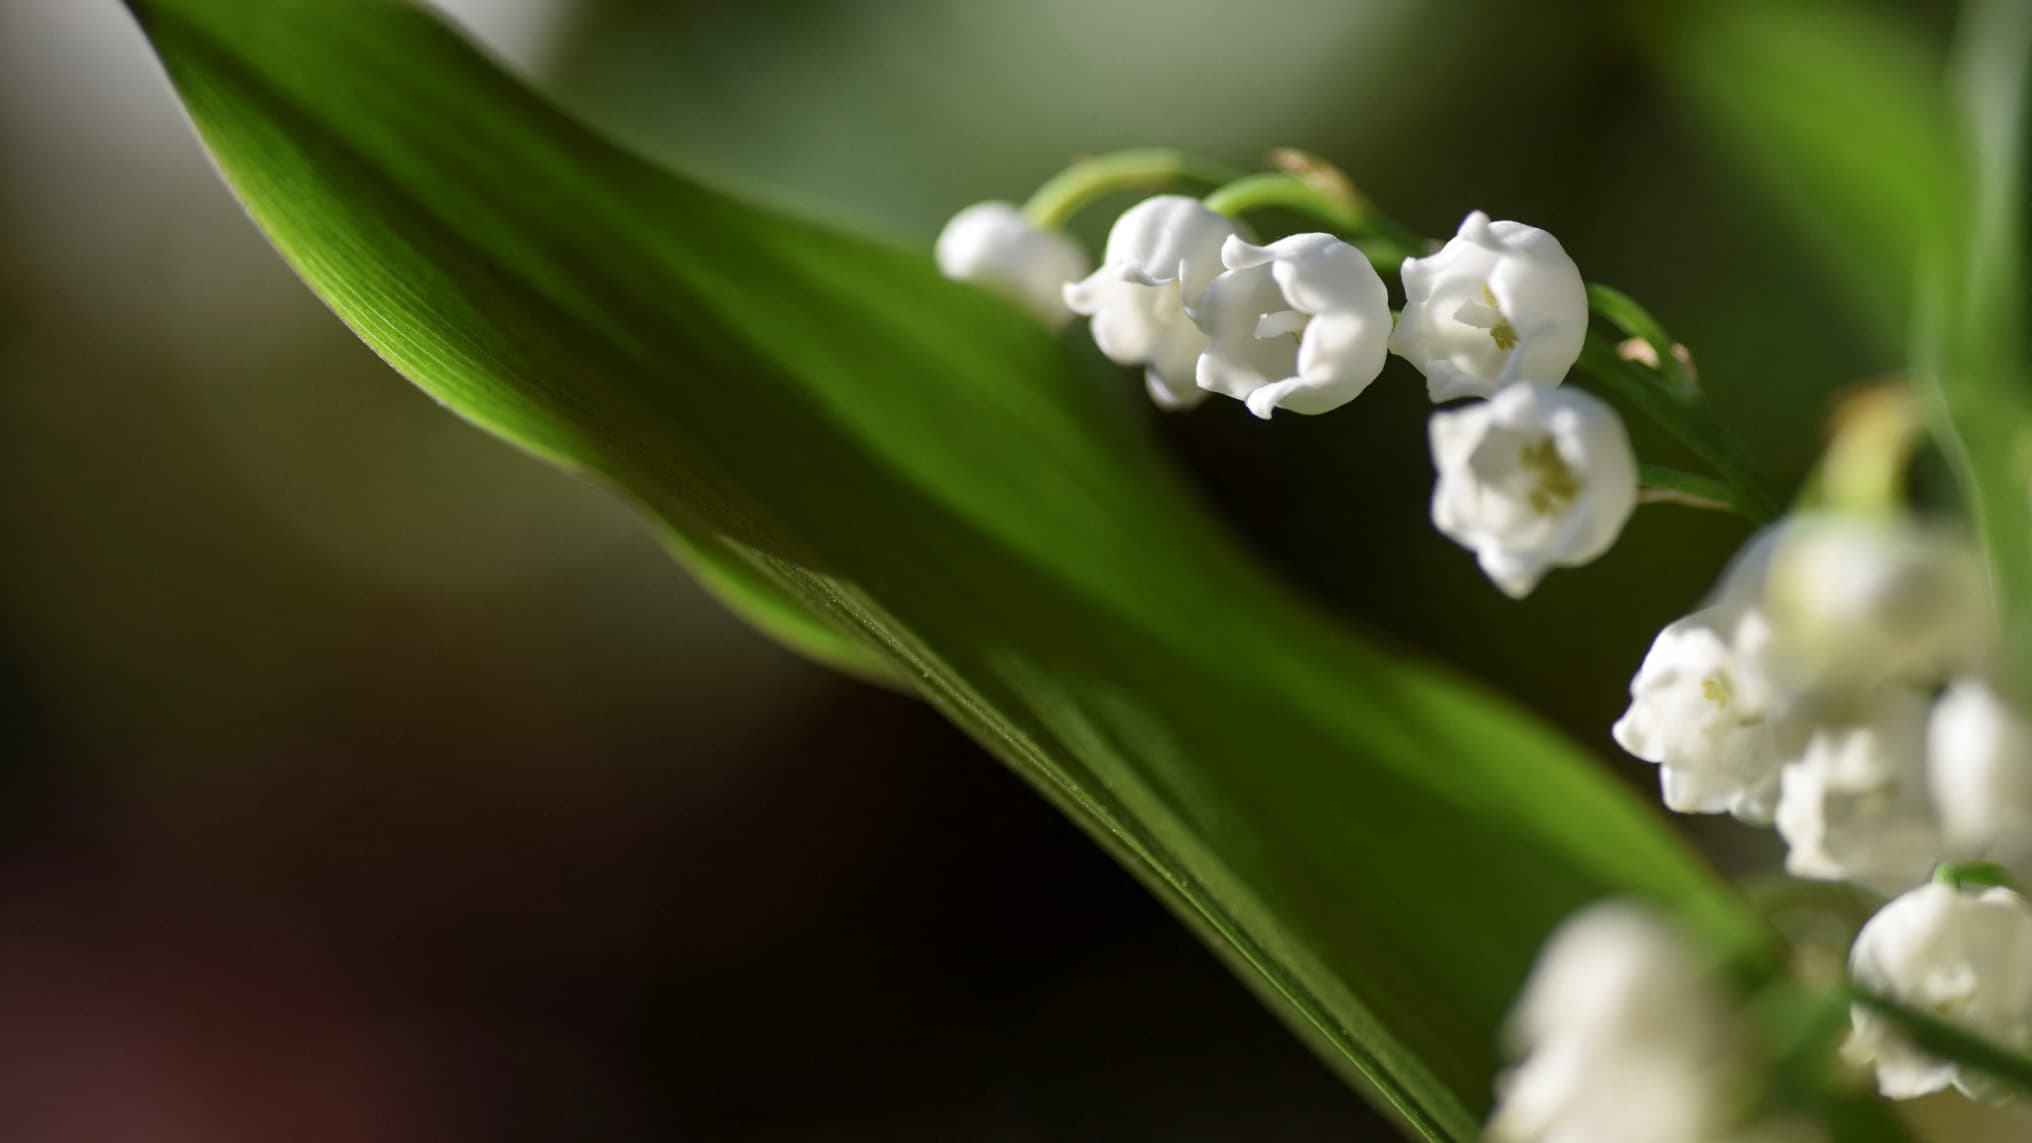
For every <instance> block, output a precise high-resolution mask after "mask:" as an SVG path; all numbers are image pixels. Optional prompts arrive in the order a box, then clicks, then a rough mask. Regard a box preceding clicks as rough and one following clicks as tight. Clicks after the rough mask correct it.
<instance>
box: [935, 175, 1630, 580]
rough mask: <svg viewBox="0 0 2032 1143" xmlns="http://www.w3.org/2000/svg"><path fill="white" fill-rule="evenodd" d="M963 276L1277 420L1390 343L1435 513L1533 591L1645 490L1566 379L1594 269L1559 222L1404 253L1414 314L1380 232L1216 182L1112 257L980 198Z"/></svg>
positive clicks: (1167, 210) (1619, 428)
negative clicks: (1219, 204) (1424, 401)
mask: <svg viewBox="0 0 2032 1143" xmlns="http://www.w3.org/2000/svg"><path fill="white" fill-rule="evenodd" d="M938 261H939V266H940V268H941V270H943V272H944V273H945V274H946V276H947V277H951V278H956V279H960V280H964V281H971V282H975V283H977V284H979V285H982V286H984V287H986V288H988V289H990V290H993V291H995V292H997V293H1000V294H1003V295H1004V296H1006V297H1009V298H1011V299H1013V300H1015V301H1016V302H1017V303H1018V304H1020V305H1022V306H1024V307H1025V308H1026V309H1028V310H1030V312H1032V313H1033V314H1034V315H1035V316H1037V317H1038V318H1039V320H1041V321H1043V322H1044V323H1045V324H1046V325H1048V326H1050V327H1052V328H1057V327H1058V326H1060V325H1062V324H1064V322H1065V321H1067V320H1068V319H1069V318H1070V317H1071V316H1072V315H1073V314H1080V315H1084V316H1086V317H1088V318H1090V319H1091V323H1090V325H1091V329H1092V333H1093V338H1094V344H1095V345H1097V346H1098V347H1099V348H1100V350H1101V352H1102V353H1103V354H1105V355H1106V356H1107V357H1108V358H1109V359H1110V360H1112V361H1114V362H1116V363H1118V364H1121V365H1129V366H1136V367H1140V368H1141V369H1143V371H1144V382H1145V385H1146V387H1147V389H1148V390H1149V393H1150V396H1151V398H1152V399H1153V400H1154V401H1156V403H1157V404H1158V405H1160V406H1162V407H1164V408H1166V409H1186V408H1191V407H1192V406H1195V405H1197V404H1199V403H1200V402H1201V401H1203V400H1205V399H1206V397H1207V395H1208V394H1213V393H1218V394H1221V395H1223V396H1227V397H1232V398H1234V399H1236V400H1238V401H1241V402H1242V403H1243V404H1245V405H1246V406H1247V407H1248V409H1249V411H1250V412H1251V413H1254V414H1255V415H1256V416H1258V417H1262V418H1265V419H1268V418H1269V417H1270V415H1271V414H1272V413H1273V412H1275V411H1276V410H1278V409H1285V410H1288V411H1290V412H1294V413H1305V414H1313V413H1325V412H1330V411H1332V410H1334V409H1337V408H1340V407H1341V406H1342V405H1345V404H1347V403H1348V402H1349V401H1352V400H1354V399H1355V398H1356V397H1358V396H1360V395H1361V394H1362V392H1363V391H1364V390H1366V389H1367V388H1368V387H1369V385H1370V384H1371V383H1372V382H1374V381H1375V379H1376V377H1377V375H1378V374H1380V373H1381V372H1382V370H1383V364H1384V362H1385V360H1386V359H1387V358H1388V355H1389V354H1390V353H1396V354H1397V355H1398V356H1400V357H1403V358H1404V359H1405V360H1407V361H1409V362H1410V363H1411V365H1412V366H1413V367H1415V368H1416V369H1417V370H1418V371H1419V372H1420V373H1422V374H1424V375H1425V378H1426V384H1427V389H1428V392H1429V393H1430V395H1431V397H1432V400H1433V401H1434V402H1444V401H1451V400H1456V399H1462V398H1475V399H1479V398H1487V399H1488V400H1487V401H1486V402H1481V401H1478V402H1477V403H1476V404H1473V405H1469V406H1466V407H1463V408H1459V409H1451V410H1444V411H1441V412H1437V413H1435V414H1434V415H1433V418H1432V422H1431V443H1432V455H1433V461H1434V464H1435V467H1436V468H1437V469H1438V473H1439V478H1438V484H1437V487H1436V488H1435V490H1434V493H1433V500H1432V519H1433V523H1434V524H1435V525H1436V526H1437V527H1438V528H1439V530H1440V531H1441V532H1442V533H1444V534H1445V535H1446V536H1447V537H1449V538H1450V539H1452V540H1453V541H1454V542H1456V543H1458V544H1460V545H1461V546H1463V547H1465V548H1468V549H1469V550H1471V551H1473V552H1474V553H1475V556H1476V558H1477V560H1478V561H1479V562H1480V563H1481V566H1482V569H1483V570H1484V571H1485V572H1486V573H1487V574H1488V576H1489V578H1490V579H1491V580H1493V581H1494V582H1495V583H1496V585H1497V586H1498V587H1499V588H1501V589H1502V590H1503V591H1504V592H1506V593H1507V594H1509V595H1511V596H1513V597H1516V598H1522V597H1523V596H1525V595H1528V594H1529V593H1530V592H1531V591H1532V589H1534V588H1535V587H1537V585H1538V583H1539V581H1540V580H1542V579H1543V578H1544V576H1545V574H1546V573H1547V572H1548V571H1550V570H1552V569H1553V568H1556V567H1576V566H1579V565H1581V564H1585V563H1588V562H1590V561H1592V560H1594V559H1596V558H1597V557H1599V556H1601V555H1602V554H1603V553H1604V552H1606V551H1607V550H1608V549H1609V547H1610V546H1611V545H1613V544H1614V543H1615V540H1616V537H1617V536H1618V535H1619V534H1620V533H1621V531H1622V529H1623V525H1624V524H1625V523H1626V522H1628V520H1629V518H1630V514H1631V512H1632V511H1633V510H1634V509H1635V508H1636V504H1637V462H1636V458H1635V456H1634V455H1633V454H1632V452H1631V449H1630V442H1629V437H1628V435H1627V434H1626V433H1625V432H1624V429H1623V424H1622V421H1621V420H1620V419H1619V418H1618V417H1617V416H1616V414H1615V413H1614V412H1612V411H1611V410H1610V409H1609V407H1608V406H1607V405H1605V404H1603V403H1602V402H1600V401H1598V400H1596V399H1595V398H1593V397H1591V396H1589V395H1587V394H1585V393H1581V392H1577V391H1573V390H1561V391H1557V392H1555V391H1553V387H1554V386H1557V385H1558V384H1559V383H1560V382H1561V381H1562V380H1563V379H1564V378H1565V377H1566V374H1567V371H1568V370H1570V369H1571V368H1572V367H1573V364H1574V362H1575V361H1576V360H1577V359H1578V358H1579V356H1580V352H1581V344H1582V341H1583V339H1584V338H1585V337H1586V335H1587V327H1588V298H1587V287H1586V285H1585V283H1583V282H1582V280H1581V275H1580V270H1579V269H1578V268H1577V267H1576V266H1575V265H1574V262H1573V259H1571V258H1569V257H1567V254H1566V251H1565V250H1564V249H1563V248H1561V246H1560V244H1559V241H1558V240H1557V239H1555V238H1553V237H1552V235H1550V234H1547V233H1546V232H1545V231H1543V230H1539V229H1537V228H1536V227H1531V226H1526V225H1524V224H1523V223H1519V222H1491V221H1490V220H1489V218H1488V216H1487V215H1485V214H1482V213H1481V212H1479V211H1477V212H1475V213H1473V214H1470V215H1469V216H1468V217H1467V219H1466V220H1465V221H1464V222H1462V223H1461V226H1460V231H1459V233H1458V234H1457V235H1455V236H1454V238H1453V239H1452V240H1450V241H1449V242H1447V243H1446V244H1445V245H1444V246H1442V247H1441V248H1439V249H1438V250H1437V251H1435V252H1433V253H1431V254H1430V255H1428V256H1426V257H1410V258H1406V259H1405V260H1404V262H1403V266H1402V271H1401V277H1402V280H1403V287H1404V307H1403V312H1402V315H1401V316H1400V317H1399V318H1398V320H1397V321H1396V322H1395V327H1394V329H1393V327H1392V321H1391V314H1390V298H1389V291H1388V289H1387V287H1386V286H1385V285H1384V282H1383V278H1382V276H1381V275H1380V274H1378V273H1377V271H1376V269H1375V267H1374V266H1373V265H1371V263H1370V261H1369V258H1368V257H1367V256H1366V255H1365V254H1363V253H1362V252H1361V251H1360V250H1358V249H1356V248H1355V247H1354V246H1352V245H1350V244H1349V243H1347V242H1344V241H1342V240H1341V239H1339V238H1337V237H1335V236H1333V235H1331V234H1317V233H1315V234H1295V235H1292V236H1290V237H1288V238H1282V239H1279V240H1277V241H1275V242H1271V243H1269V244H1267V245H1257V244H1255V243H1253V242H1251V241H1250V240H1249V236H1248V235H1246V234H1245V233H1244V232H1243V230H1242V229H1241V227H1240V226H1239V225H1238V224H1237V223H1236V222H1235V220H1233V219H1231V218H1229V217H1227V216H1226V215H1223V214H1220V213H1217V212H1216V211H1214V210H1212V209H1211V208H1209V207H1208V206H1207V205H1206V203H1204V202H1202V201H1201V200H1199V199H1194V198H1188V197H1185V196H1182V195H1159V196H1157V197H1154V198H1149V199H1145V200H1144V201H1142V202H1140V203H1138V204H1137V205H1135V206H1133V207H1131V208H1129V209H1128V210H1127V211H1125V212H1123V214H1122V215H1121V217H1120V218H1119V219H1117V220H1116V222H1115V225H1114V227H1113V228H1112V230H1110V232H1109V234H1108V241H1107V249H1106V251H1105V252H1104V255H1103V257H1102V260H1101V266H1100V268H1099V269H1098V270H1095V271H1093V272H1092V273H1091V274H1088V273H1086V267H1087V263H1086V260H1085V257H1084V255H1083V254H1082V253H1081V252H1080V251H1079V249H1078V247H1077V246H1075V245H1074V244H1073V243H1072V241H1071V240H1070V239H1069V238H1067V237H1066V236H1065V235H1064V234H1062V233H1060V232H1058V231H1055V230H1047V229H1045V228H1043V227H1040V226H1038V225H1037V224H1035V223H1034V222H1032V221H1030V220H1029V219H1028V218H1026V217H1025V216H1024V214H1023V213H1022V212H1021V211H1020V210H1018V209H1017V208H1016V207H1014V206H1011V205H1009V204H1007V203H981V204H978V205H975V206H971V207H968V208H967V209H966V210H963V211H961V212H960V213H959V214H958V215H956V216H955V217H954V218H953V220H952V221H951V222H950V223H949V224H947V226H946V229H945V232H944V234H942V235H941V236H940V238H939V242H938Z"/></svg>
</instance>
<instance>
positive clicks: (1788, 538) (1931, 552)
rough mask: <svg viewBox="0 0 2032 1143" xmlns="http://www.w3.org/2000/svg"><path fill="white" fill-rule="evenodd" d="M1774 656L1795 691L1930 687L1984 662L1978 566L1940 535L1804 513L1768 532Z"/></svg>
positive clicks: (1987, 616)
mask: <svg viewBox="0 0 2032 1143" xmlns="http://www.w3.org/2000/svg"><path fill="white" fill-rule="evenodd" d="M1763 593H1764V606H1765V609H1766V611H1767V612H1768V613H1769V615H1770V616H1771V626H1772V629H1773V631H1774V632H1775V636H1776V640H1777V646H1778V649H1779V652H1780V654H1781V655H1782V656H1783V657H1784V659H1785V660H1786V661H1787V662H1788V663H1789V664H1790V666H1791V668H1792V669H1793V670H1794V672H1795V673H1796V675H1797V676H1798V679H1799V681H1800V682H1801V683H1802V684H1803V685H1807V686H1812V687H1815V688H1818V689H1823V690H1830V691H1849V692H1863V693H1867V692H1870V691H1872V690H1874V689H1876V688H1877V687H1880V686H1883V685H1885V684H1888V683H1912V684H1917V685H1926V686H1937V685H1939V684H1940V683H1941V682H1943V681H1945V679H1946V678H1947V677H1948V676H1950V675H1954V674H1959V673H1962V672H1965V671H1969V670H1974V669H1979V668H1980V667H1981V666H1982V665H1983V664H1984V663H1985V662H1986V661H1987V660H1988V659H1989V658H1990V656H1991V651H1990V643H1991V642H1992V640H1993V635H1994V631H1995V621H1994V619H1993V618H1992V614H1991V612H1990V609H1989V604H1988V600H1989V589H1988V586H1987V583H1986V579H1985V575H1984V571H1983V567H1982V563H1981V560H1980V557H1979V556H1978V555H1977V554H1976V552H1975V549H1974V547H1973V546H1972V545H1971V544H1970V542H1969V541H1968V539H1967V537H1966V536H1965V535H1963V534H1962V533H1961V532H1959V531H1958V530H1956V529H1953V528H1951V527H1947V526H1943V525H1936V524H1930V523H1920V522H1915V521H1911V520H1905V519H1898V518H1889V519H1880V518H1877V517H1872V516H1860V515H1835V514H1809V515H1802V516H1795V517H1792V518H1790V519H1788V520H1787V521H1786V522H1785V523H1784V524H1783V525H1782V526H1781V528H1780V530H1779V533H1778V535H1777V539H1776V545H1775V548H1774V549H1773V550H1772V552H1771V555H1770V563H1769V567H1768V570H1767V571H1766V572H1765V575H1764V585H1763Z"/></svg>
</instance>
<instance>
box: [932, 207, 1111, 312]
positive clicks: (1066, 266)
mask: <svg viewBox="0 0 2032 1143" xmlns="http://www.w3.org/2000/svg"><path fill="white" fill-rule="evenodd" d="M934 253H935V256H936V259H937V261H938V268H939V271H940V272H941V273H943V274H944V275H945V276H946V277H948V278H952V279H954V280H955V281H962V282H972V283H974V284H976V285H978V286H981V287H982V288H984V289H987V290H991V291H993V292H994V293H997V294H1000V295H1002V296H1003V297H1005V298H1008V299H1009V300H1011V301H1014V302H1016V303H1017V304H1018V305H1021V306H1022V307H1023V308H1024V309H1026V310H1028V311H1029V312H1030V313H1031V314H1032V315H1033V316H1035V317H1036V318H1037V319H1038V320H1039V321H1041V322H1043V323H1044V324H1045V325H1046V326H1047V327H1049V328H1051V329H1058V328H1060V327H1062V326H1064V325H1065V323H1067V322H1069V321H1071V320H1072V310H1071V309H1070V308H1069V307H1068V305H1067V301H1066V297H1065V290H1066V288H1067V287H1068V285H1069V284H1070V283H1072V282H1074V281H1076V280H1077V279H1079V278H1080V277H1082V276H1084V275H1085V274H1086V273H1087V270H1088V268H1089V265H1090V264H1089V263H1088V261H1087V256H1086V252H1085V251H1084V250H1081V249H1080V247H1079V244H1078V243H1076V242H1074V241H1073V240H1072V239H1071V238H1069V237H1067V236H1066V235H1065V234H1063V233H1061V232H1059V231H1056V230H1044V229H1042V228H1040V227H1038V226H1037V225H1036V224H1035V223H1033V222H1031V221H1030V219H1029V218H1028V217H1026V216H1025V215H1024V214H1023V212H1022V211H1021V210H1020V209H1018V208H1017V207H1016V206H1014V205H1012V204H1010V203H1006V202H982V203H976V204H974V205H973V206H970V207H968V208H966V209H965V210H962V211H960V212H959V213H958V214H956V215H954V216H953V217H952V221H950V222H948V223H946V226H945V229H944V230H943V231H942V232H941V233H940V234H939V236H938V245H937V247H936V250H935V252H934Z"/></svg>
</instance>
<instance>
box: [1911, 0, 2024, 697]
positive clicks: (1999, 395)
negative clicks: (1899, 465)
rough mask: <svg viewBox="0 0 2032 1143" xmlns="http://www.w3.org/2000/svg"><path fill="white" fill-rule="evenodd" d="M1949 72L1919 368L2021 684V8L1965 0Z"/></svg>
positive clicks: (1999, 1)
mask: <svg viewBox="0 0 2032 1143" xmlns="http://www.w3.org/2000/svg"><path fill="white" fill-rule="evenodd" d="M1960 41H1961V42H1960V43H1959V45H1958V48H1957V52H1956V60H1955V79H1956V80H1957V86H1958V89H1959V91H1958V94H1959V95H1960V96H1961V103H1962V114H1963V123H1964V126H1965V132H1964V138H1965V139H1966V141H1967V144H1968V152H1969V165H1970V167H1971V171H1970V178H1969V180H1968V181H1969V185H1970V188H1971V190H1970V194H1969V198H1968V203H1967V206H1966V208H1965V210H1964V211H1963V212H1962V213H1961V215H1960V216H1959V217H1960V219H1961V225H1960V227H1959V228H1958V231H1957V233H1956V234H1955V242H1954V244H1953V245H1952V247H1951V248H1950V250H1949V252H1948V254H1947V255H1946V256H1945V257H1944V258H1943V259H1942V268H1941V269H1940V270H1939V271H1938V272H1937V273H1936V274H1935V275H1933V277H1932V279H1931V281H1930V283H1929V289H1928V291H1927V298H1926V306H1927V308H1926V313H1925V321H1924V323H1923V326H1922V329H1921V337H1922V343H1921V345H1920V350H1919V356H1920V359H1921V368H1920V370H1919V377H1920V379H1921V381H1922V382H1923V383H1924V384H1926V385H1927V386H1928V387H1929V389H1930V391H1931V394H1932V396H1933V399H1934V407H1935V410H1936V414H1937V415H1936V421H1937V423H1938V431H1937V433H1936V436H1938V437H1939V438H1940V439H1941V441H1942V443H1943V445H1944V446H1945V448H1946V450H1947V452H1948V455H1949V456H1950V457H1951V458H1952V459H1953V460H1954V462H1955V469H1956V472H1957V474H1958V475H1959V477H1960V478H1961V486H1962V491H1963V494H1964V496H1965V498H1966V499H1967V501H1968V503H1969V510H1970V515H1971V516H1972V517H1973V518H1974V522H1975V524H1976V527H1977V529H1978V531H1979V532H1980V533H1981V535H1982V538H1983V545H1984V548H1985V550H1986V551H1987V552H1988V554H1989V560H1990V570H1991V578H1992V580H1993V581H1994V583H1995V584H1996V586H1997V589H1998V595H1999V602H2000V604H2001V608H2000V609H2001V613H2002V617H2003V621H2004V645H2005V647H2006V648H2007V651H2008V653H2009V654H2010V656H2011V657H2012V659H2013V661H2014V662H2015V664H2016V666H2017V668H2018V681H2019V683H2020V685H2021V687H2023V686H2032V484H2028V478H2032V464H2028V461H2032V439H2028V433H2032V354H2028V351H2027V345H2026V333H2025V318H2026V314H2027V313H2028V312H2032V297H2028V296H2027V293H2026V281H2025V255H2026V250H2025V221H2024V219H2025V131H2026V127H2027V116H2026V100H2027V99H2028V98H2032V92H2028V83H2032V7H2028V6H2027V5H2025V4H2024V3H2023V2H2022V0H1974V2H1972V3H1970V4H1969V5H1968V6H1967V7H1966V9H1965V13H1964V20H1963V26H1962V29H1961V35H1960Z"/></svg>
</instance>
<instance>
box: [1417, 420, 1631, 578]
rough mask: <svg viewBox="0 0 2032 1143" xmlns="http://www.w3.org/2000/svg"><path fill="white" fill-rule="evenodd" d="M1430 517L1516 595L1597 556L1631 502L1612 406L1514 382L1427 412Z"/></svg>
mask: <svg viewBox="0 0 2032 1143" xmlns="http://www.w3.org/2000/svg"><path fill="white" fill-rule="evenodd" d="M1431 438H1432V459H1433V464H1434V466H1435V467H1436V468H1437V469H1438V470H1439V483H1438V485H1437V486H1436V487H1435V488H1434V489H1433V494H1432V522H1433V524H1434V525H1435V526H1437V527H1438V528H1439V530H1440V531H1441V532H1443V533H1445V534H1446V535H1447V536H1448V537H1449V538H1450V539H1452V540H1453V541H1454V542H1455V543H1458V544H1460V545H1461V546H1462V547H1465V548H1468V549H1470V550H1472V551H1473V552H1474V553H1475V556H1476V558H1477V560H1478V561H1479V562H1480V563H1481V565H1482V570H1483V571H1484V572H1486V573H1488V576H1489V578H1490V579H1491V580H1494V581H1495V584H1496V586H1497V587H1499V588H1501V589H1502V590H1503V591H1504V592H1505V593H1506V594H1508V595H1510V596H1511V597H1512V598H1515V599H1522V598H1524V597H1525V596H1526V595H1529V594H1530V593H1531V590H1532V589H1533V588H1535V587H1537V586H1538V581H1539V580H1541V579H1543V578H1544V577H1545V574H1546V573H1547V572H1548V571H1550V570H1552V569H1553V568H1555V567H1578V566H1580V565H1582V564H1585V563H1588V562H1590V561H1592V560H1594V559H1595V558H1597V557H1599V556H1600V555H1601V554H1602V553H1603V552H1606V551H1608V550H1609V547H1610V545H1612V544H1614V543H1615V542H1616V536H1617V535H1618V534H1619V533H1620V532H1621V531H1622V530H1623V525H1624V524H1625V523H1626V522H1628V520H1629V519H1630V513H1631V512H1632V511H1634V510H1635V509H1636V506H1637V459H1636V457H1635V456H1634V455H1633V454H1632V453H1631V452H1630V438H1629V436H1628V435H1627V434H1626V433H1625V432H1624V431H1623V422H1622V420H1621V419H1620V418H1618V417H1617V416H1616V414H1615V412H1614V411H1613V410H1611V409H1610V408H1609V407H1608V406H1607V405H1605V404H1603V403H1602V402H1600V401H1599V400H1596V399H1595V398H1593V397H1591V396H1589V395H1587V394H1586V393H1583V392H1581V391H1579V390H1577V389H1551V388H1547V387H1545V386H1541V385H1532V384H1521V383H1520V384H1512V385H1509V386H1506V387H1505V388H1504V389H1503V390H1502V391H1501V392H1499V393H1497V394H1496V395H1495V396H1494V397H1491V398H1489V399H1488V400H1487V401H1484V402H1478V403H1476V404H1473V405H1469V406H1467V407H1465V408H1461V409H1454V410H1448V411H1445V412H1439V413H1434V414H1433V415H1432V422H1431Z"/></svg>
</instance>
